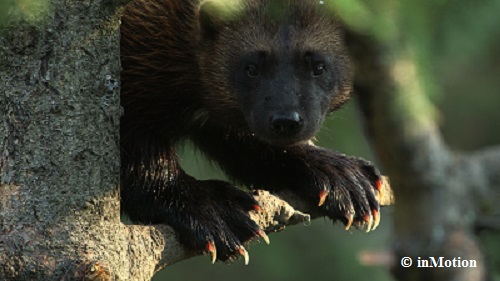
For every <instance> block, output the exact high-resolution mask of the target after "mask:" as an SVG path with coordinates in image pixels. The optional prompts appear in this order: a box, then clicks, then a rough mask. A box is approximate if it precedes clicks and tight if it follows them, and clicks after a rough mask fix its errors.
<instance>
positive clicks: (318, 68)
mask: <svg viewBox="0 0 500 281" xmlns="http://www.w3.org/2000/svg"><path fill="white" fill-rule="evenodd" d="M325 71H326V67H325V64H324V63H322V62H319V63H316V64H315V65H314V66H313V71H312V74H313V76H315V77H317V76H321V75H323V74H324V73H325Z"/></svg>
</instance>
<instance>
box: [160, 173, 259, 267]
mask: <svg viewBox="0 0 500 281" xmlns="http://www.w3.org/2000/svg"><path fill="white" fill-rule="evenodd" d="M185 195H186V196H187V197H189V199H187V200H185V201H183V202H178V206H171V208H173V209H170V213H171V216H172V215H173V216H172V217H174V218H173V220H172V218H171V219H169V222H168V223H169V224H170V225H171V226H172V227H174V229H175V230H176V231H177V232H178V234H179V236H178V237H179V240H180V242H181V243H182V244H183V245H184V246H185V247H187V248H188V249H190V250H192V251H194V252H205V253H209V254H210V255H211V258H212V262H215V261H216V260H221V261H227V260H232V259H235V258H236V257H238V256H242V257H244V259H245V264H248V260H249V256H248V252H247V251H246V249H245V247H244V246H243V244H245V243H246V242H248V241H250V240H252V239H253V238H256V237H259V236H260V237H262V238H263V239H264V240H265V241H266V242H267V243H269V238H268V237H267V235H266V234H265V232H264V231H263V230H261V229H260V228H259V226H258V225H257V224H256V223H255V222H254V221H253V220H251V219H250V217H249V215H248V212H250V211H252V210H258V209H259V205H258V203H257V201H255V199H254V198H253V197H252V196H250V195H249V194H247V193H246V192H244V191H242V190H239V189H237V188H236V187H234V186H232V185H230V184H229V183H226V182H223V181H216V180H210V181H197V182H196V184H195V185H193V186H191V187H190V188H188V189H186V194H185Z"/></svg>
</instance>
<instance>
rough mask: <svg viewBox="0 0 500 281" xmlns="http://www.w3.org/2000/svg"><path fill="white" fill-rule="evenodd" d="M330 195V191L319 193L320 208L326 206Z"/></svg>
mask: <svg viewBox="0 0 500 281" xmlns="http://www.w3.org/2000/svg"><path fill="white" fill-rule="evenodd" d="M327 195H328V191H326V190H321V191H320V192H319V203H318V207H320V206H322V205H323V204H325V200H326V196H327Z"/></svg>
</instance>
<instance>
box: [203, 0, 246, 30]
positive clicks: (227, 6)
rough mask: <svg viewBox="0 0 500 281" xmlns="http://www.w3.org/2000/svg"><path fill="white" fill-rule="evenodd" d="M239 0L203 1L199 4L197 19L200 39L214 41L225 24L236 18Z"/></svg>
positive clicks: (239, 7) (239, 6)
mask: <svg viewBox="0 0 500 281" xmlns="http://www.w3.org/2000/svg"><path fill="white" fill-rule="evenodd" d="M240 2H241V1H239V0H205V1H203V2H201V4H200V7H199V10H198V17H199V24H200V32H201V38H202V39H215V38H216V37H217V35H218V34H219V32H220V31H221V30H222V29H223V27H224V26H226V24H228V23H229V22H230V21H232V20H233V19H235V18H237V17H238V14H239V11H240V10H241V4H240Z"/></svg>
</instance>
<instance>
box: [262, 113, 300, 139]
mask: <svg viewBox="0 0 500 281" xmlns="http://www.w3.org/2000/svg"><path fill="white" fill-rule="evenodd" d="M269 121H270V123H271V128H272V130H273V131H274V132H275V133H277V134H279V135H282V136H291V135H294V134H296V133H297V132H299V131H300V128H301V127H302V123H303V121H302V118H301V117H300V115H299V113H297V112H295V111H292V112H283V111H280V112H275V113H274V114H273V115H271V118H270V119H269Z"/></svg>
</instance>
